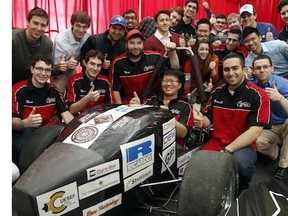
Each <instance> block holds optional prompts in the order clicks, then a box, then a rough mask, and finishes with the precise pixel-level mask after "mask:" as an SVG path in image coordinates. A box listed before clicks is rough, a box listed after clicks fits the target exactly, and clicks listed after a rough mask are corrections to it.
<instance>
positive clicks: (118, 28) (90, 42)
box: [80, 15, 126, 77]
mask: <svg viewBox="0 0 288 216" xmlns="http://www.w3.org/2000/svg"><path fill="white" fill-rule="evenodd" d="M125 28H126V21H125V19H124V17H122V16H119V15H115V16H113V17H112V19H111V20H110V25H109V29H108V30H107V31H105V32H104V33H101V34H95V35H91V36H90V37H88V39H87V40H86V42H85V43H84V44H83V46H82V48H81V55H80V62H81V66H82V67H83V64H82V63H83V62H82V61H83V60H84V58H85V56H86V53H87V52H88V51H89V50H91V49H94V50H99V51H100V52H101V53H103V54H104V56H105V58H104V62H103V65H102V70H101V74H102V75H104V76H107V77H108V75H109V68H110V64H111V61H112V60H113V59H114V58H115V57H116V56H118V55H120V54H122V53H124V52H125V51H126V46H125V37H124V33H125ZM84 70H85V69H84Z"/></svg>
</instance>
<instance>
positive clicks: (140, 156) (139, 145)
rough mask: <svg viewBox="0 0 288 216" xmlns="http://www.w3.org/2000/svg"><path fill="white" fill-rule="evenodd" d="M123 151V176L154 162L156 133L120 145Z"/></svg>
mask: <svg viewBox="0 0 288 216" xmlns="http://www.w3.org/2000/svg"><path fill="white" fill-rule="evenodd" d="M120 148H121V153H122V166H123V178H126V177H128V176H130V175H132V174H134V173H136V172H138V171H140V170H141V169H143V168H145V167H148V166H150V165H151V164H153V163H154V154H155V138H154V134H151V135H150V136H147V137H145V138H142V139H139V140H135V141H133V142H130V143H126V144H123V145H121V146H120Z"/></svg>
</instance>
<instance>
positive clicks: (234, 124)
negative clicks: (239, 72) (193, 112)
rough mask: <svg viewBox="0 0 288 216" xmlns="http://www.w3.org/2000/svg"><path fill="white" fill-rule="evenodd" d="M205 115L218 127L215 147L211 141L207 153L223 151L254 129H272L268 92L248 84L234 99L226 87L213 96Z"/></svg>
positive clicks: (222, 87)
mask: <svg viewBox="0 0 288 216" xmlns="http://www.w3.org/2000/svg"><path fill="white" fill-rule="evenodd" d="M203 115H205V116H206V117H207V118H208V119H209V120H210V122H212V123H213V125H214V130H213V133H212V141H213V140H214V142H212V143H213V145H211V142H210V141H209V142H210V143H209V142H208V143H207V144H206V145H207V146H206V145H204V146H203V149H211V150H223V149H224V148H225V146H227V145H229V144H230V143H231V142H233V141H234V140H235V139H236V138H237V137H238V136H239V135H241V134H242V133H243V132H245V131H246V130H247V129H248V128H249V127H250V126H263V127H267V128H269V127H270V101H269V98H268V96H267V94H266V93H265V91H263V90H262V89H261V88H259V87H258V86H256V85H254V84H253V83H251V82H247V80H244V82H243V83H242V84H241V85H240V86H239V87H238V88H236V90H235V92H234V94H233V95H231V93H230V92H229V89H228V84H227V83H226V84H223V85H221V86H219V87H218V88H216V89H215V90H214V91H213V92H212V94H211V97H210V98H209V100H208V102H207V104H206V105H205V106H204V108H203ZM254 147H255V145H254Z"/></svg>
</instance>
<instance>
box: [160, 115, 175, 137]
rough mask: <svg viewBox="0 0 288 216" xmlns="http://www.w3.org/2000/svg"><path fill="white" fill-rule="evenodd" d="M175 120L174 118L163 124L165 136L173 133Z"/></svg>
mask: <svg viewBox="0 0 288 216" xmlns="http://www.w3.org/2000/svg"><path fill="white" fill-rule="evenodd" d="M175 124H176V123H175V118H172V119H171V120H169V121H168V122H165V123H163V125H162V128H163V135H164V134H166V133H168V132H169V131H171V130H172V129H173V128H175Z"/></svg>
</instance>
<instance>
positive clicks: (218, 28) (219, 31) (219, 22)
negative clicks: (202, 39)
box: [211, 14, 227, 46]
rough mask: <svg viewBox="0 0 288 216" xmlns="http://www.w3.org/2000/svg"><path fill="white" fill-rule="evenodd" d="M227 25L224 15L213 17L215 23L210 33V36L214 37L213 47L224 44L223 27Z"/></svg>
mask: <svg viewBox="0 0 288 216" xmlns="http://www.w3.org/2000/svg"><path fill="white" fill-rule="evenodd" d="M226 25H227V17H226V16H225V15H224V14H218V15H217V16H215V23H214V24H213V26H214V29H213V30H212V31H211V34H214V35H216V41H217V42H214V46H219V45H221V44H222V43H224V42H225V39H226V35H225V27H226Z"/></svg>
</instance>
